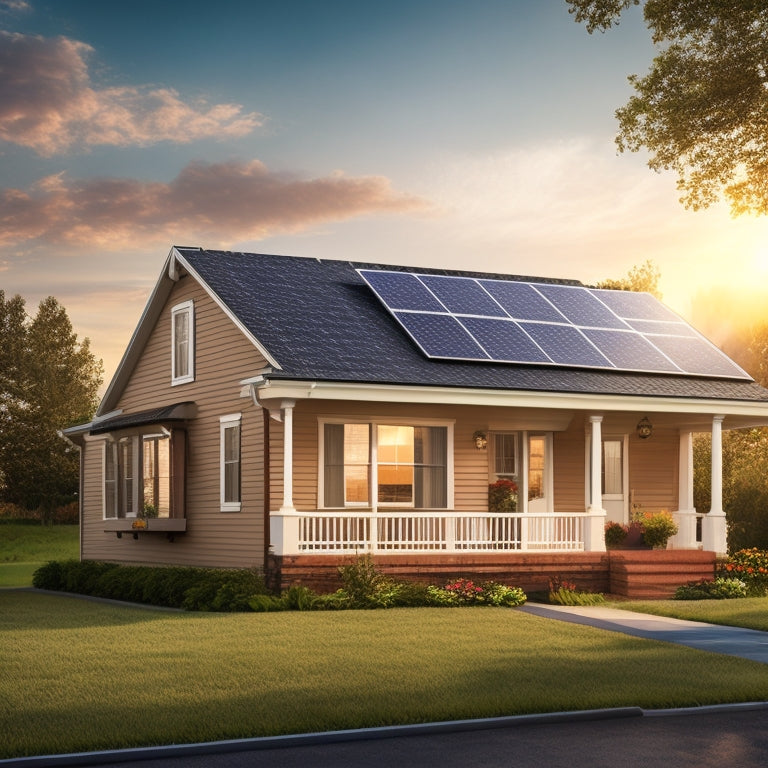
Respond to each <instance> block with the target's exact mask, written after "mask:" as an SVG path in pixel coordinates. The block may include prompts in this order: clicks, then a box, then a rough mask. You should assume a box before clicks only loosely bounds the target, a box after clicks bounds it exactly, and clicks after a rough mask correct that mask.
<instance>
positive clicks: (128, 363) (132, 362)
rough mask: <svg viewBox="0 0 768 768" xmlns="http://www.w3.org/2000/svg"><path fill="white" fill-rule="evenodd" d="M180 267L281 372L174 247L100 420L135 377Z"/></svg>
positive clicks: (100, 411) (103, 404)
mask: <svg viewBox="0 0 768 768" xmlns="http://www.w3.org/2000/svg"><path fill="white" fill-rule="evenodd" d="M179 264H181V266H183V267H184V269H186V270H187V271H188V272H189V274H190V275H192V277H193V278H194V279H195V280H196V281H197V282H198V284H199V285H200V286H201V287H202V288H203V290H204V291H205V292H206V293H207V294H208V295H209V296H210V297H211V299H213V301H214V302H215V303H216V304H217V305H218V306H219V307H220V308H221V309H222V311H223V312H224V313H225V314H226V315H227V317H228V318H229V319H230V320H231V321H232V322H233V323H234V324H235V326H236V327H237V328H238V330H240V331H241V332H242V333H243V334H244V335H245V337H246V338H247V339H248V340H249V341H250V342H251V343H252V344H253V345H254V346H255V347H256V349H257V350H258V351H259V352H260V353H261V354H262V355H263V356H264V358H265V359H266V360H267V361H268V362H269V364H270V365H271V366H272V367H273V368H275V369H279V368H280V366H279V365H278V363H277V361H276V360H275V359H274V358H273V357H272V355H270V354H269V353H268V352H267V350H266V349H265V348H264V347H263V346H262V345H261V344H260V343H259V341H258V340H257V339H256V338H255V337H254V336H253V334H251V333H250V332H249V331H248V330H247V329H246V328H245V326H244V325H243V324H242V323H241V322H240V321H239V320H238V319H237V318H236V317H235V316H234V315H233V314H232V312H231V311H230V310H229V308H228V307H227V306H226V305H225V304H224V303H223V302H222V300H221V299H220V298H219V297H218V296H217V295H216V294H215V293H214V292H213V291H212V290H211V288H210V286H208V284H207V283H206V282H205V281H204V280H203V279H202V278H201V277H200V275H199V274H198V273H197V272H196V271H195V270H194V269H192V268H191V267H190V266H189V264H187V262H186V260H185V259H184V257H183V256H182V255H181V254H180V253H179V251H178V250H177V249H176V247H175V246H174V247H173V248H171V250H170V252H169V253H168V257H167V259H166V260H165V263H164V264H163V269H162V271H161V272H160V277H159V278H158V279H157V282H156V283H155V287H154V288H153V289H152V293H151V294H150V296H149V299H148V300H147V304H146V306H145V307H144V311H143V312H142V313H141V317H140V318H139V322H138V324H137V325H136V328H135V329H134V331H133V335H132V336H131V340H130V341H129V342H128V346H127V348H126V350H125V352H124V353H123V357H122V359H121V360H120V363H119V365H118V366H117V369H116V371H115V374H114V376H113V377H112V380H111V381H110V383H109V386H108V387H107V390H106V392H105V393H104V397H103V398H102V399H101V403H100V404H99V408H98V411H97V412H96V413H97V418H99V417H101V418H106V417H107V416H110V415H112V414H111V413H110V412H111V411H112V410H113V409H114V408H115V406H116V405H117V402H118V400H119V399H120V396H121V395H122V393H123V390H124V388H125V385H126V383H127V381H128V377H129V376H130V375H131V372H132V371H133V369H134V367H135V366H136V364H137V362H138V359H139V357H140V355H141V354H142V352H143V351H144V347H145V346H146V343H147V341H148V340H149V336H150V334H151V333H152V331H153V330H154V327H155V325H156V323H157V321H158V319H159V317H160V313H161V312H162V309H163V307H164V306H165V302H166V301H167V300H168V297H169V296H170V295H171V291H172V290H173V287H174V285H175V284H176V282H177V281H178V279H179Z"/></svg>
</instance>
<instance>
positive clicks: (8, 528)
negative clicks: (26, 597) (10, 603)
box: [0, 523, 80, 587]
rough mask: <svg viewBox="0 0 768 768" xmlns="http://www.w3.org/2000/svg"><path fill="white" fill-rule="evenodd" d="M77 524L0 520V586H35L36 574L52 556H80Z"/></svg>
mask: <svg viewBox="0 0 768 768" xmlns="http://www.w3.org/2000/svg"><path fill="white" fill-rule="evenodd" d="M79 531H80V527H79V526H77V525H22V524H16V523H2V524H0V587H29V586H32V574H33V573H34V572H35V570H36V569H37V568H39V567H40V566H41V565H42V564H43V563H47V562H48V561H49V560H73V559H77V558H78V557H79V552H80V548H79V535H80V534H79Z"/></svg>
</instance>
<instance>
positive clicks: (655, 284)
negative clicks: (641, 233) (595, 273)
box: [595, 259, 661, 299]
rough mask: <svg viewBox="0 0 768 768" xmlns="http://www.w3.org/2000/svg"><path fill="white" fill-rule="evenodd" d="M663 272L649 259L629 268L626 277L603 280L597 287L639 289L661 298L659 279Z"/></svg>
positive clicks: (625, 289) (618, 289) (616, 289)
mask: <svg viewBox="0 0 768 768" xmlns="http://www.w3.org/2000/svg"><path fill="white" fill-rule="evenodd" d="M660 279H661V272H660V271H659V268H658V267H657V266H656V265H655V264H654V263H653V262H652V261H651V260H650V259H649V260H648V261H645V262H643V263H642V264H640V265H639V266H638V265H635V266H634V267H632V269H630V270H629V272H628V273H627V276H626V277H622V278H619V279H618V280H611V279H608V280H603V281H602V282H600V283H597V285H596V286H595V287H596V288H610V289H611V290H614V291H638V292H643V291H645V292H647V293H650V294H651V295H652V296H655V297H656V298H657V299H660V298H661V291H660V290H659V280H660Z"/></svg>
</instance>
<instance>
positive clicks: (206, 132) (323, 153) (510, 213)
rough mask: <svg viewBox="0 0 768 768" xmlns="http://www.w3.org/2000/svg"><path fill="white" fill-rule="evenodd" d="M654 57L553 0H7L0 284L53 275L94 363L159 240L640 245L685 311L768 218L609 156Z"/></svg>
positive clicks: (432, 255)
mask: <svg viewBox="0 0 768 768" xmlns="http://www.w3.org/2000/svg"><path fill="white" fill-rule="evenodd" d="M652 56H653V47H652V45H651V43H650V41H649V35H648V33H647V31H646V30H645V28H644V26H643V23H642V16H641V12H640V10H639V9H635V10H634V12H633V13H630V14H629V15H628V16H627V17H626V19H625V20H624V21H623V22H622V24H621V25H620V26H619V27H618V28H616V29H614V30H612V31H611V32H610V33H608V34H605V35H600V34H596V35H592V36H590V35H588V34H587V32H586V30H585V29H584V28H583V27H580V26H578V25H576V24H575V23H574V21H573V18H572V17H571V16H570V15H569V14H568V11H567V6H566V4H565V2H564V0H472V2H470V1H469V0H465V1H463V2H459V1H458V0H409V1H407V2H406V1H401V0H393V1H391V2H388V3H386V4H383V3H376V4H373V3H365V2H359V0H358V1H357V2H346V1H345V2H341V1H334V0H328V1H327V2H323V3H320V2H309V1H305V2H300V1H291V0H287V1H286V2H281V3H262V2H257V1H251V2H235V1H234V0H220V1H219V2H216V3H210V2H184V3H181V2H157V0H155V2H151V3H150V2H145V1H144V0H132V1H131V2H130V3H128V2H124V3H106V2H97V1H96V0H0V73H2V74H0V289H3V290H5V292H6V294H15V293H20V294H21V295H23V296H24V297H25V298H26V299H27V301H28V303H29V307H30V310H31V311H34V308H35V307H36V304H37V302H38V301H39V300H40V299H41V298H43V297H45V296H47V295H55V296H57V298H59V300H60V301H62V303H63V304H64V305H65V307H66V308H67V310H68V312H69V314H70V317H71V318H72V320H73V323H74V325H75V329H76V331H77V332H78V334H79V335H80V336H88V337H90V339H91V342H92V347H93V349H94V351H95V353H96V354H97V355H98V356H100V357H103V358H104V361H105V366H106V369H107V374H108V376H109V375H111V373H112V371H113V370H114V367H115V365H116V363H117V361H118V359H119V355H120V353H121V351H122V349H123V348H124V346H125V344H126V343H127V340H128V338H129V337H130V333H131V332H132V330H133V327H134V325H135V323H136V321H137V320H138V317H139V315H140V314H141V311H142V309H143V306H144V302H145V301H146V298H147V296H148V293H149V291H150V290H151V287H152V284H153V283H154V281H155V279H156V278H157V275H158V272H159V269H160V267H161V264H162V261H163V259H164V257H165V255H166V254H167V252H168V250H169V248H170V247H171V245H173V244H175V243H176V244H184V245H200V246H203V247H211V248H219V247H222V248H231V249H238V250H252V251H257V252H258V251H263V252H271V253H286V254H293V255H297V256H312V257H322V258H339V259H350V260H359V261H372V262H383V263H402V264H415V265H424V266H438V267H439V266H444V267H451V268H469V269H481V270H492V271H502V272H511V273H520V274H528V275H531V274H533V275H542V276H560V277H568V278H577V279H581V280H584V281H587V282H589V281H595V280H600V279H603V278H607V277H620V276H622V275H624V274H625V273H626V272H627V271H628V270H629V269H630V268H631V267H632V266H633V265H636V264H640V263H642V262H643V261H645V260H646V259H652V260H654V261H655V262H656V264H657V265H658V266H659V268H660V269H661V272H662V286H661V287H662V291H663V293H664V298H665V300H666V301H667V303H668V304H669V305H670V306H672V307H673V308H674V309H676V310H677V311H679V312H681V313H682V314H684V315H687V316H688V317H689V318H690V316H691V314H692V313H693V314H695V312H694V309H695V305H696V303H697V301H698V304H699V305H700V304H701V303H702V301H701V299H702V297H703V296H707V295H708V294H709V293H711V292H712V291H722V290H724V289H727V290H736V291H742V292H743V291H744V290H746V287H747V286H750V285H754V283H755V282H756V280H755V278H756V277H762V279H763V280H764V279H765V277H766V276H768V250H765V246H764V243H765V242H766V241H767V240H768V238H766V234H768V230H767V229H766V224H765V222H764V221H763V220H762V219H752V218H741V219H738V220H733V219H731V218H730V217H729V214H728V211H727V209H726V208H725V207H724V206H723V207H716V208H714V209H711V210H709V211H706V212H698V213H693V212H690V211H686V210H685V209H683V208H682V207H681V206H680V205H679V203H678V202H677V193H676V190H675V179H674V177H673V175H671V174H660V175H659V174H653V173H652V172H651V171H649V170H647V168H645V166H644V157H642V156H641V155H618V154H617V152H616V148H615V145H614V143H613V138H614V134H615V130H616V125H615V119H614V111H615V109H616V108H617V107H618V106H621V105H622V104H623V103H624V102H625V101H626V99H627V97H628V96H629V94H630V92H631V91H630V87H629V85H628V83H627V75H629V74H631V73H638V74H642V73H644V72H645V71H646V70H647V67H648V65H649V63H650V60H651V57H652ZM697 297H698V299H697ZM705 330H708V329H705Z"/></svg>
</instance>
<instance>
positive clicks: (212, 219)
mask: <svg viewBox="0 0 768 768" xmlns="http://www.w3.org/2000/svg"><path fill="white" fill-rule="evenodd" d="M424 207H426V203H424V201H421V200H419V199H417V198H415V197H412V196H408V195H404V194H400V193H397V192H395V191H393V190H392V188H391V186H390V183H389V180H388V179H386V178H384V177H381V176H364V177H356V178H353V177H348V176H345V175H343V174H340V173H337V174H334V175H331V176H327V177H323V178H317V179H308V180H305V179H300V178H296V177H294V176H290V175H287V174H279V173H274V172H271V171H270V170H269V169H268V168H267V167H266V166H265V165H264V164H263V163H261V162H260V161H258V160H253V161H250V162H235V161H232V162H227V163H219V164H208V163H203V162H195V163H191V164H189V165H188V166H187V167H186V168H184V169H183V170H182V171H181V173H180V174H179V175H178V176H177V177H176V178H175V179H174V180H173V181H171V182H170V183H162V182H142V181H138V180H134V179H124V178H103V179H87V180H80V181H74V182H70V181H69V180H68V179H67V178H66V177H65V176H64V175H63V174H58V175H55V176H49V177H46V178H44V179H41V180H40V181H38V182H37V184H35V185H34V186H33V187H31V188H29V189H26V190H21V189H11V188H6V189H0V246H15V245H19V244H21V243H24V242H27V241H30V240H37V241H38V242H41V243H47V244H55V245H75V246H92V247H99V248H124V247H126V246H127V245H130V246H131V247H136V246H138V245H142V244H148V243H165V244H167V243H168V242H169V241H171V240H183V241H187V242H188V241H189V240H190V239H193V238H205V239H208V240H214V241H216V242H217V243H219V244H225V243H232V242H236V241H238V240H243V239H262V238H264V237H267V236H269V235H272V234H275V233H281V232H283V233H284V232H297V231H300V230H302V229H304V228H306V227H307V226H309V225H312V224H316V223H319V222H327V221H339V220H344V219H349V218H352V217H355V216H361V215H366V214H379V213H405V212H410V211H414V210H417V209H422V208H424Z"/></svg>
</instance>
